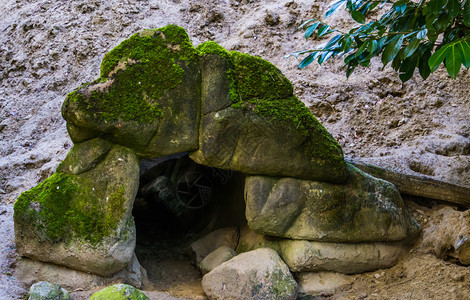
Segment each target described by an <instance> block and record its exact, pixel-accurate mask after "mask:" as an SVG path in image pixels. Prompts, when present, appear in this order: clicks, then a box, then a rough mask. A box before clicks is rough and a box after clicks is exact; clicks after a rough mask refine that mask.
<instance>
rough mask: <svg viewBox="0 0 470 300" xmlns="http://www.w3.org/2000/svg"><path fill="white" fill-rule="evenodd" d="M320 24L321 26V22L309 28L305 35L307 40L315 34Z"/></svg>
mask: <svg viewBox="0 0 470 300" xmlns="http://www.w3.org/2000/svg"><path fill="white" fill-rule="evenodd" d="M320 24H321V23H320V22H315V23H313V24H312V25H311V26H310V27H309V28H307V30H305V34H304V36H305V39H308V38H309V37H310V36H311V35H312V34H313V33H314V32H315V29H317V27H318V25H320Z"/></svg>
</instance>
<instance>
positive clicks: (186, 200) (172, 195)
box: [133, 153, 245, 246]
mask: <svg viewBox="0 0 470 300" xmlns="http://www.w3.org/2000/svg"><path fill="white" fill-rule="evenodd" d="M140 167H141V176H140V184H139V190H138V193H137V196H136V199H135V202H134V208H133V216H134V220H135V225H136V230H137V245H142V246H151V245H152V244H154V243H156V242H157V243H158V241H163V240H179V239H184V240H193V239H195V238H198V237H200V236H202V235H203V234H206V233H209V232H210V231H212V230H215V229H218V228H222V227H228V226H238V225H242V223H244V222H245V201H244V179H245V175H244V174H243V173H240V172H236V171H231V170H223V169H218V168H213V167H207V166H203V165H199V164H197V163H195V162H194V161H192V160H191V159H190V158H189V157H188V155H187V154H186V153H181V154H175V155H171V156H166V157H162V158H155V159H151V160H143V161H142V162H141V166H140Z"/></svg>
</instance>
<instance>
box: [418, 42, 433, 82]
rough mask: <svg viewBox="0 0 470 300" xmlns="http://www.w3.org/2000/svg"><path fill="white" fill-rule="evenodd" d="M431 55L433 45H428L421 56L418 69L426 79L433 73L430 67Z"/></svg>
mask: <svg viewBox="0 0 470 300" xmlns="http://www.w3.org/2000/svg"><path fill="white" fill-rule="evenodd" d="M430 57H431V47H428V48H427V49H426V50H425V51H424V53H423V54H421V56H420V57H419V63H418V69H419V74H420V75H421V77H422V78H423V79H424V80H426V78H428V76H429V75H430V74H431V69H430V68H429V64H428V61H429V58H430Z"/></svg>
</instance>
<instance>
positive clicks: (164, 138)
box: [62, 25, 201, 157]
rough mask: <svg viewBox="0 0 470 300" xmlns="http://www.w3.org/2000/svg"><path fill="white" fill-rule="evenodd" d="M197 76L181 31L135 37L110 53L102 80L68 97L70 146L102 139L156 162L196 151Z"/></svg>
mask: <svg viewBox="0 0 470 300" xmlns="http://www.w3.org/2000/svg"><path fill="white" fill-rule="evenodd" d="M200 87H201V75H200V70H199V65H198V55H197V52H196V49H195V48H194V47H193V45H192V44H191V42H190V41H189V38H188V35H187V33H186V32H185V31H184V29H183V28H181V27H178V26H174V25H169V26H166V27H163V28H160V29H156V30H146V31H143V32H140V33H137V34H134V35H133V36H132V37H130V38H129V39H127V40H125V41H123V42H122V43H121V44H120V45H119V46H117V47H116V48H114V49H113V50H112V51H110V52H109V53H108V54H107V55H106V56H105V57H104V59H103V61H102V63H101V75H100V78H98V79H96V80H95V81H94V82H92V83H89V84H85V85H83V86H82V87H80V88H78V89H77V90H75V91H73V92H72V93H70V94H69V95H68V96H67V99H66V100H65V102H64V104H63V107H62V115H63V117H64V118H65V120H67V129H68V132H69V134H70V137H71V138H72V141H73V142H82V141H84V140H87V139H89V138H92V137H96V136H103V137H104V138H106V139H108V140H110V141H112V142H114V143H118V144H121V145H124V146H127V147H129V148H132V149H134V150H135V151H136V152H137V153H138V154H140V155H143V156H147V157H157V156H163V155H168V154H172V153H178V152H184V151H192V150H195V149H197V147H198V124H199V113H200Z"/></svg>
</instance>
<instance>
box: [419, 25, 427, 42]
mask: <svg viewBox="0 0 470 300" xmlns="http://www.w3.org/2000/svg"><path fill="white" fill-rule="evenodd" d="M426 34H428V30H427V29H426V28H424V29H423V30H420V31H418V33H417V34H416V38H418V39H420V40H422V39H424V38H425V37H426Z"/></svg>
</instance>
